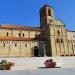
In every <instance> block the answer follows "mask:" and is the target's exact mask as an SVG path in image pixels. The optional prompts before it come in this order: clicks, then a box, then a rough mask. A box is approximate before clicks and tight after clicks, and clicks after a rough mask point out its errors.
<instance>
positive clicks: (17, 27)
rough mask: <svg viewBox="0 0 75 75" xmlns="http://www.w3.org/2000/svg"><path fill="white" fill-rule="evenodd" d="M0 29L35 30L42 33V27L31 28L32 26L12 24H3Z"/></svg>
mask: <svg viewBox="0 0 75 75" xmlns="http://www.w3.org/2000/svg"><path fill="white" fill-rule="evenodd" d="M0 28H6V29H7V28H8V29H26V30H34V31H41V30H42V29H40V27H31V26H17V25H12V24H1V25H0Z"/></svg>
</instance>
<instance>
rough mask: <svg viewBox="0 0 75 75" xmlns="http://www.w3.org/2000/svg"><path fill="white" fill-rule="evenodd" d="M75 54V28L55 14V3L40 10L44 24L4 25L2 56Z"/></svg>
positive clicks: (0, 33)
mask: <svg viewBox="0 0 75 75" xmlns="http://www.w3.org/2000/svg"><path fill="white" fill-rule="evenodd" d="M16 56H17V57H44V56H75V31H70V30H67V29H66V27H65V24H64V23H63V22H62V21H61V20H59V19H57V18H56V17H55V16H54V9H53V7H52V6H49V5H46V4H45V5H44V6H43V7H42V8H41V9H40V27H31V26H19V25H13V24H0V57H16Z"/></svg>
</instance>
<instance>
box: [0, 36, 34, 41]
mask: <svg viewBox="0 0 75 75" xmlns="http://www.w3.org/2000/svg"><path fill="white" fill-rule="evenodd" d="M0 40H9V41H18V40H19V41H24V40H35V38H22V37H0Z"/></svg>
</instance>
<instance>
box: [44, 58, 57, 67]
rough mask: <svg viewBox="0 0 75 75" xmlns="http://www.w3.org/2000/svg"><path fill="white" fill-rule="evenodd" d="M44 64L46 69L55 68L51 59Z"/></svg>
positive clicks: (54, 63)
mask: <svg viewBox="0 0 75 75" xmlns="http://www.w3.org/2000/svg"><path fill="white" fill-rule="evenodd" d="M44 64H45V67H46V68H55V67H56V62H54V61H53V60H52V59H49V60H46V61H45V63H44Z"/></svg>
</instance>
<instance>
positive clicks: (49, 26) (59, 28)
mask: <svg viewBox="0 0 75 75" xmlns="http://www.w3.org/2000/svg"><path fill="white" fill-rule="evenodd" d="M40 27H41V29H42V30H43V34H44V35H43V37H44V38H45V40H46V41H47V43H48V44H46V49H47V50H46V54H47V56H65V55H69V51H68V45H67V34H66V29H65V25H64V23H63V22H61V21H60V20H58V19H56V18H55V17H54V9H53V7H51V6H49V5H44V6H43V7H42V8H41V9H40Z"/></svg>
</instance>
